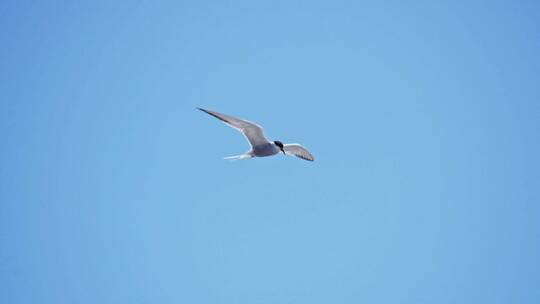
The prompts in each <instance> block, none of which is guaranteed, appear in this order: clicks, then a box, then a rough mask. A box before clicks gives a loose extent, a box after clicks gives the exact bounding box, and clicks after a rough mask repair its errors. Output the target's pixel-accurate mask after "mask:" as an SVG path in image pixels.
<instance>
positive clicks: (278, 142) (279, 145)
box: [274, 140, 285, 154]
mask: <svg viewBox="0 0 540 304" xmlns="http://www.w3.org/2000/svg"><path fill="white" fill-rule="evenodd" d="M274 144H275V145H276V146H278V147H279V149H280V150H281V152H283V154H285V150H283V143H282V142H280V141H279V140H275V141H274Z"/></svg>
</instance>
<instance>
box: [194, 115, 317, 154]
mask: <svg viewBox="0 0 540 304" xmlns="http://www.w3.org/2000/svg"><path fill="white" fill-rule="evenodd" d="M197 109H199V110H201V111H203V112H205V113H207V114H210V115H212V116H214V117H215V118H217V119H219V120H221V121H222V122H224V123H225V124H227V125H228V126H230V127H232V128H234V129H236V130H238V131H240V132H242V134H244V137H245V138H246V139H247V141H248V142H249V144H250V145H251V149H250V150H249V151H248V152H246V153H244V154H240V155H235V156H229V157H225V159H234V160H237V159H246V158H252V157H265V156H272V155H276V154H278V153H280V152H282V153H283V154H284V155H293V156H296V157H299V158H301V159H304V160H308V161H314V160H315V158H314V157H313V155H311V153H309V151H308V150H307V149H306V148H304V147H302V146H301V145H300V144H283V143H282V142H281V141H279V140H276V141H273V142H270V141H269V140H268V139H266V137H264V134H263V129H262V128H261V127H260V126H259V125H257V124H256V123H253V122H250V121H247V120H242V119H238V118H235V117H232V116H229V115H225V114H221V113H218V112H214V111H210V110H206V109H201V108H197Z"/></svg>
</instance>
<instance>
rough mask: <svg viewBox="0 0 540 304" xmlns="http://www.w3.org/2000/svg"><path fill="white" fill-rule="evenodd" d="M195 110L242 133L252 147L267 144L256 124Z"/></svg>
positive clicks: (204, 110)
mask: <svg viewBox="0 0 540 304" xmlns="http://www.w3.org/2000/svg"><path fill="white" fill-rule="evenodd" d="M197 109H199V110H201V111H203V112H205V113H207V114H210V115H212V116H214V117H215V118H217V119H219V120H221V121H223V122H224V123H226V124H227V125H228V126H230V127H232V128H235V129H236V130H238V131H240V132H242V134H244V136H245V137H246V139H247V140H248V142H249V143H250V144H251V146H252V147H254V146H257V145H260V144H266V143H268V139H266V137H264V134H263V130H262V128H261V127H260V126H259V125H257V124H256V123H253V122H250V121H247V120H242V119H239V118H236V117H232V116H229V115H225V114H221V113H218V112H214V111H210V110H206V109H201V108H197Z"/></svg>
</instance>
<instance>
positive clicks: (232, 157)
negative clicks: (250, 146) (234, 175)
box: [224, 153, 253, 160]
mask: <svg viewBox="0 0 540 304" xmlns="http://www.w3.org/2000/svg"><path fill="white" fill-rule="evenodd" d="M252 157H253V156H252V155H251V154H249V153H244V154H240V155H234V156H228V157H225V158H224V159H229V160H240V159H248V158H252Z"/></svg>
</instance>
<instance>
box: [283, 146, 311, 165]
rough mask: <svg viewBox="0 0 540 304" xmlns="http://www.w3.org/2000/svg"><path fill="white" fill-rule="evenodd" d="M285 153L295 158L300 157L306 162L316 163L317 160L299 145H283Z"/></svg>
mask: <svg viewBox="0 0 540 304" xmlns="http://www.w3.org/2000/svg"><path fill="white" fill-rule="evenodd" d="M283 151H285V153H286V154H288V155H293V156H296V157H300V158H301V159H305V160H309V161H314V160H315V158H314V157H313V155H311V153H309V151H308V150H307V149H306V148H304V147H302V146H301V145H299V144H286V145H283Z"/></svg>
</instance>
